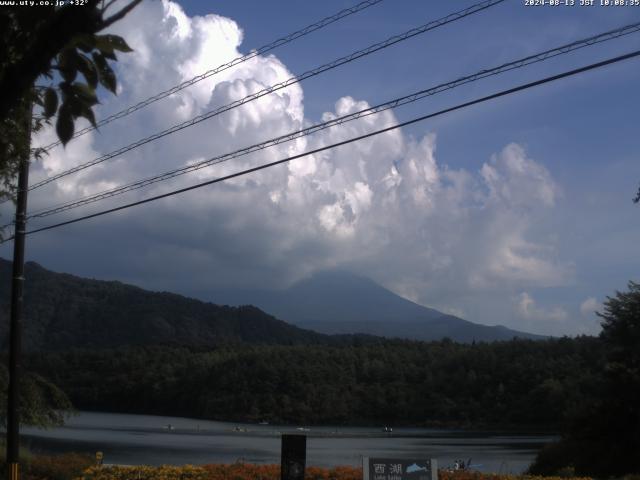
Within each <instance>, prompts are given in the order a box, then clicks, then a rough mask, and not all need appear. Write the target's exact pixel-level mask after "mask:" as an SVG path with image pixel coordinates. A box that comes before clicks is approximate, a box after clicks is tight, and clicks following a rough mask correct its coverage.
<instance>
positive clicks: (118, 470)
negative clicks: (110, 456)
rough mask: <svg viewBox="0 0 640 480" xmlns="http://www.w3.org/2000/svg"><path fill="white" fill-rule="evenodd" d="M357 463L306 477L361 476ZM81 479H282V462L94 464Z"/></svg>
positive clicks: (357, 479) (312, 470) (344, 479)
mask: <svg viewBox="0 0 640 480" xmlns="http://www.w3.org/2000/svg"><path fill="white" fill-rule="evenodd" d="M361 479H362V469H361V468H355V467H335V468H321V467H307V469H306V470H305V480H361ZM77 480H280V465H255V464H252V463H235V464H230V465H226V464H215V465H203V466H200V467H194V466H191V465H186V466H184V467H172V466H166V465H165V466H162V467H145V466H142V467H91V468H89V469H87V470H86V471H85V472H84V474H83V475H81V476H80V477H78V479H77Z"/></svg>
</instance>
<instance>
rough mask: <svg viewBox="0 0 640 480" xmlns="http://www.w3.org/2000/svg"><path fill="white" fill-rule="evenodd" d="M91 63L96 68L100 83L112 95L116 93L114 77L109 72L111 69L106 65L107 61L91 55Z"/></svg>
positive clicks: (102, 57) (113, 74)
mask: <svg viewBox="0 0 640 480" xmlns="http://www.w3.org/2000/svg"><path fill="white" fill-rule="evenodd" d="M93 61H94V63H95V64H96V66H97V67H98V74H99V77H100V83H101V84H102V85H103V86H104V87H105V88H106V89H108V90H110V91H111V92H112V93H114V94H115V93H116V86H117V83H116V75H115V73H113V70H111V67H110V66H109V64H108V63H107V60H106V59H105V58H104V56H103V55H101V54H97V53H93Z"/></svg>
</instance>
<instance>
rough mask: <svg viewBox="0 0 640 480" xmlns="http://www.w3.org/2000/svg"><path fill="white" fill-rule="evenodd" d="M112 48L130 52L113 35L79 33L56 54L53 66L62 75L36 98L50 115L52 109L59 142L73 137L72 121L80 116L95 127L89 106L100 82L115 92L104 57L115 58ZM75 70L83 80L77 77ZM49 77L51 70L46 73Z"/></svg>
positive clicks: (123, 43) (115, 85) (91, 109)
mask: <svg viewBox="0 0 640 480" xmlns="http://www.w3.org/2000/svg"><path fill="white" fill-rule="evenodd" d="M116 51H120V52H131V51H132V50H131V48H130V47H129V45H127V43H126V42H125V41H124V40H123V39H122V38H121V37H118V36H116V35H86V34H84V35H79V36H78V37H76V38H75V39H74V40H73V41H72V42H71V43H70V44H69V46H67V47H65V48H64V49H63V50H62V51H61V52H60V53H59V54H58V56H57V58H56V65H55V66H54V67H53V68H54V69H55V70H57V71H58V72H59V74H60V77H61V78H62V81H61V82H59V83H58V88H57V89H56V88H55V87H54V86H50V87H48V88H46V89H44V94H40V95H38V96H37V98H36V101H37V103H38V104H40V105H41V106H42V107H43V109H44V116H45V118H46V119H50V118H51V117H53V116H54V115H55V114H56V113H57V114H58V118H57V121H56V132H57V134H58V137H59V138H60V140H61V141H62V143H63V144H66V143H67V142H68V141H69V140H71V137H73V132H74V123H75V120H76V119H78V118H79V117H84V118H86V119H87V120H89V122H91V124H92V125H93V126H94V127H95V126H96V119H95V115H94V113H93V106H94V105H96V104H98V103H99V101H98V97H97V95H96V88H97V87H98V85H102V86H103V87H104V88H106V89H108V90H109V91H111V92H112V93H114V94H115V93H116V89H117V82H116V75H115V73H114V72H113V70H112V69H111V67H110V66H109V62H108V61H107V60H117V57H116ZM78 74H81V75H82V76H83V77H84V82H82V81H79V80H78ZM48 76H49V78H52V76H51V74H48Z"/></svg>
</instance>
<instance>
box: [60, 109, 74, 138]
mask: <svg viewBox="0 0 640 480" xmlns="http://www.w3.org/2000/svg"><path fill="white" fill-rule="evenodd" d="M65 107H66V105H63V106H62V108H60V113H59V114H58V121H57V122H56V133H57V134H58V138H59V139H60V141H61V142H62V144H63V145H66V144H67V143H68V142H69V140H71V137H73V130H74V125H73V116H72V115H71V110H70V109H69V108H65Z"/></svg>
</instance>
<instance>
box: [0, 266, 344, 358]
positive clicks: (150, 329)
mask: <svg viewBox="0 0 640 480" xmlns="http://www.w3.org/2000/svg"><path fill="white" fill-rule="evenodd" d="M25 278H26V279H27V281H26V282H25V292H24V294H25V295H24V299H25V303H24V322H23V324H24V331H23V336H22V337H23V348H24V349H25V350H27V351H34V350H62V349H67V348H72V347H83V348H85V347H86V348H111V347H119V346H124V345H176V346H180V345H183V346H196V347H200V346H203V347H204V346H213V345H218V344H223V343H237V342H246V343H254V344H280V345H293V344H324V343H329V342H330V343H335V342H339V341H340V339H339V338H338V339H335V338H334V339H332V338H330V337H327V336H326V335H321V334H319V333H316V332H311V331H307V330H303V329H301V328H298V327H295V326H293V325H289V324H287V323H285V322H283V321H280V320H278V319H276V318H274V317H272V316H271V315H268V314H267V313H265V312H263V311H261V310H259V309H258V308H256V307H253V306H242V307H229V306H219V305H214V304H212V303H205V302H202V301H199V300H194V299H190V298H186V297H183V296H180V295H176V294H172V293H166V292H162V293H159V292H150V291H147V290H143V289H141V288H138V287H134V286H131V285H126V284H123V283H120V282H113V281H112V282H107V281H100V280H89V279H86V278H80V277H76V276H73V275H68V274H64V273H54V272H51V271H49V270H46V269H45V268H43V267H41V266H40V265H38V264H37V263H33V262H27V263H26V264H25ZM10 285H11V262H9V261H7V260H4V259H0V342H2V343H0V345H1V346H3V347H6V345H7V332H8V323H9V322H8V314H9V306H10Z"/></svg>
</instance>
